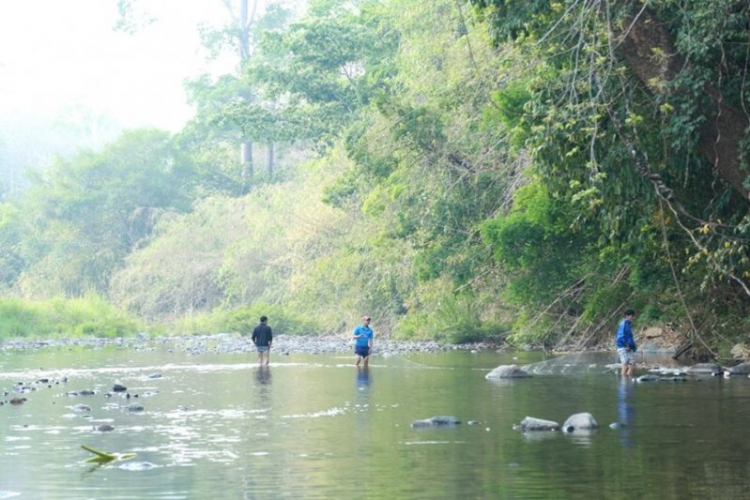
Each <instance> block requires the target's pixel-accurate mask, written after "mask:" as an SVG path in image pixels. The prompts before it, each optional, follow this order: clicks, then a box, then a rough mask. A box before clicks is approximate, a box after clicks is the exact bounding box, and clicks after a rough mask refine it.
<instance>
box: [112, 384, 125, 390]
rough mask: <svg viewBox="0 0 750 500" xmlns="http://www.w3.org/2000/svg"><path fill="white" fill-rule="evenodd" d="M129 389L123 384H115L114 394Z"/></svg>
mask: <svg viewBox="0 0 750 500" xmlns="http://www.w3.org/2000/svg"><path fill="white" fill-rule="evenodd" d="M127 390H128V388H127V387H125V386H124V385H122V384H115V385H113V386H112V392H125V391H127Z"/></svg>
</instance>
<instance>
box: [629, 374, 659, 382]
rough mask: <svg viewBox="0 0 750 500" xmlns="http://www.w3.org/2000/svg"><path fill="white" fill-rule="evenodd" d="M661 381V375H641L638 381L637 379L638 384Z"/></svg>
mask: <svg viewBox="0 0 750 500" xmlns="http://www.w3.org/2000/svg"><path fill="white" fill-rule="evenodd" d="M660 379H661V377H660V376H659V375H641V376H640V377H638V378H637V379H635V381H636V382H638V383H643V382H658V381H659V380H660Z"/></svg>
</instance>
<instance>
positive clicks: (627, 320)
mask: <svg viewBox="0 0 750 500" xmlns="http://www.w3.org/2000/svg"><path fill="white" fill-rule="evenodd" d="M633 318H635V311H633V310H632V309H627V310H626V311H625V317H624V318H623V319H622V321H620V324H619V325H618V326H617V340H616V341H615V345H616V346H617V354H619V355H620V364H621V365H622V376H623V377H632V376H633V374H634V373H635V356H634V355H633V353H635V351H636V347H635V340H633V327H632V326H631V322H632V321H633Z"/></svg>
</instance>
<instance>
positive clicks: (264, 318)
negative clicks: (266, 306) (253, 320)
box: [260, 316, 268, 323]
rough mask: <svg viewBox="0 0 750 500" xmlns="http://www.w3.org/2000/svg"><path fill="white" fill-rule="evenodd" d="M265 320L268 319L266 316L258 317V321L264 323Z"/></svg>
mask: <svg viewBox="0 0 750 500" xmlns="http://www.w3.org/2000/svg"><path fill="white" fill-rule="evenodd" d="M266 321H268V317H267V316H261V317H260V322H261V323H265V322H266Z"/></svg>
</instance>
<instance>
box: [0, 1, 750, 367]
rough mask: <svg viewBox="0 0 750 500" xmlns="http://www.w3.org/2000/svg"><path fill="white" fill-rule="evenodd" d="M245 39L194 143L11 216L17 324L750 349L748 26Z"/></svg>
mask: <svg viewBox="0 0 750 500" xmlns="http://www.w3.org/2000/svg"><path fill="white" fill-rule="evenodd" d="M230 28H231V26H229V27H228V28H227V29H226V30H224V31H221V30H218V31H216V32H213V36H206V37H205V38H206V44H207V45H208V46H209V48H212V47H213V48H214V49H216V50H219V49H220V48H221V47H222V45H221V44H228V46H230V47H231V46H234V47H236V48H237V50H238V61H239V64H238V71H237V72H236V74H233V75H224V76H222V77H220V78H210V77H208V76H198V77H196V78H195V79H193V80H192V81H191V82H190V83H189V85H188V89H189V92H190V96H191V99H192V101H193V103H194V104H195V106H196V109H197V114H196V116H195V118H194V119H193V120H192V121H191V122H190V123H188V124H187V125H186V126H185V128H184V130H183V131H181V132H180V133H178V134H176V135H170V134H168V133H166V132H162V131H158V130H135V131H130V132H127V133H125V134H123V135H122V136H121V137H119V138H118V139H117V140H115V141H113V142H111V143H109V144H108V145H107V146H106V147H105V148H103V149H102V150H100V151H82V152H80V153H78V154H77V155H75V156H73V157H72V158H69V159H66V160H59V161H58V162H57V163H56V164H55V165H54V167H53V168H51V169H49V170H47V171H45V172H43V173H40V174H37V175H36V177H34V178H33V179H31V184H30V187H29V188H28V189H26V190H24V191H22V192H15V193H9V194H8V195H6V196H5V198H4V201H3V203H2V204H1V205H0V259H2V262H0V286H2V290H3V296H4V297H5V298H4V299H3V300H2V301H1V302H0V314H2V315H3V316H4V317H6V318H17V314H21V312H22V313H23V314H32V315H34V314H37V315H38V314H40V313H39V311H40V310H46V309H49V308H52V307H56V308H60V307H64V306H61V304H63V303H65V301H66V300H67V301H70V304H71V306H70V307H71V308H76V307H78V308H80V307H81V305H80V304H81V301H91V303H92V304H93V305H92V306H91V307H92V308H93V310H94V311H97V310H100V311H101V318H103V319H101V322H102V323H101V328H98V327H96V325H98V324H99V323H97V321H98V320H97V319H96V317H97V314H96V312H93V313H91V314H90V317H87V319H86V320H85V321H86V324H88V325H89V327H88V328H83V327H78V326H72V327H70V330H71V333H74V332H78V333H81V332H82V333H84V334H86V333H89V334H105V335H121V334H127V332H128V331H137V330H139V329H146V328H150V329H153V330H154V331H171V332H218V331H244V330H246V329H248V328H250V327H251V326H253V325H254V324H255V322H256V321H257V317H258V316H259V315H260V314H267V315H268V316H270V317H271V322H272V324H273V325H274V326H276V328H277V329H278V330H279V331H280V332H283V333H292V334H322V333H342V332H345V331H348V330H350V329H351V328H352V327H353V326H354V325H355V324H356V322H357V320H358V318H359V317H360V316H361V315H362V314H364V313H367V314H369V315H371V316H373V318H374V326H375V327H376V331H377V332H379V334H387V335H391V336H392V337H394V338H402V339H407V338H408V339H426V338H437V339H441V340H445V341H449V342H466V341H479V340H487V339H491V340H504V341H507V342H510V343H511V344H513V345H517V346H520V345H525V344H531V345H545V346H560V345H565V346H568V347H574V348H582V347H585V346H590V345H595V344H598V343H601V342H609V339H610V338H611V336H612V335H613V328H614V325H615V324H616V322H617V321H618V319H619V318H620V316H621V314H622V312H623V310H624V309H625V308H627V307H633V308H634V309H636V311H638V313H639V316H638V320H637V325H638V326H639V327H645V326H651V325H663V326H665V327H668V328H669V330H670V331H676V332H678V333H679V334H680V341H681V342H685V343H686V345H691V346H692V347H693V348H694V351H696V352H704V353H708V354H712V355H719V356H727V355H728V353H729V350H730V348H731V347H732V346H734V345H735V344H742V343H748V342H750V315H749V314H748V313H749V312H750V259H749V258H750V248H749V245H748V244H749V238H750V216H749V215H748V207H749V205H748V202H749V198H748V193H749V192H750V183H749V182H748V172H749V171H748V170H747V162H748V157H749V154H750V140H749V139H750V133H749V125H750V85H748V82H747V80H748V67H749V66H750V4H748V3H747V1H745V0H714V1H712V2H703V1H694V0H653V1H650V2H648V3H642V2H638V1H634V0H597V1H590V0H561V1H550V0H471V1H463V0H458V1H456V0H433V1H429V2H424V1H420V0H360V1H344V0H314V1H311V2H310V5H309V8H308V11H307V12H306V13H305V14H304V16H302V17H299V16H297V17H295V16H294V15H292V13H291V12H288V11H286V10H284V8H283V7H281V6H280V5H277V6H271V7H269V8H268V9H266V12H265V15H264V16H263V17H262V18H260V19H259V20H257V21H256V22H255V23H254V24H252V25H250V26H249V27H248V30H247V31H246V32H243V31H241V30H240V31H238V30H236V29H234V30H233V29H230ZM209 35H211V33H209ZM232 44H234V45H232ZM243 44H244V45H243ZM243 49H244V50H243ZM240 150H242V151H243V155H242V156H241V155H240ZM239 158H243V160H242V161H240V160H239ZM61 301H62V302H61ZM115 310H117V311H118V312H114V311H115ZM14 311H16V312H15V313H14ZM19 311H21V312H19ZM33 311H36V312H33ZM14 314H16V316H14ZM125 315H127V318H128V319H123V318H125ZM106 318H111V321H113V322H114V323H115V326H107V325H106V324H105V323H106V321H105V319H106ZM7 322H8V323H9V324H10V323H13V324H19V323H20V324H21V326H19V327H18V328H16V329H15V330H14V331H10V330H8V329H7V328H6V329H4V330H0V335H6V336H10V335H21V336H23V335H43V334H46V333H50V334H53V333H55V332H56V331H57V330H56V329H57V328H58V327H53V326H50V327H48V328H47V327H42V326H34V327H33V328H32V327H26V328H24V327H23V325H24V324H26V325H29V324H32V323H29V322H24V321H20V322H19V321H17V320H13V321H11V320H10V319H8V321H7ZM33 324H34V325H42V324H50V323H48V322H46V320H45V322H38V323H33ZM92 325H93V326H92Z"/></svg>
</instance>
